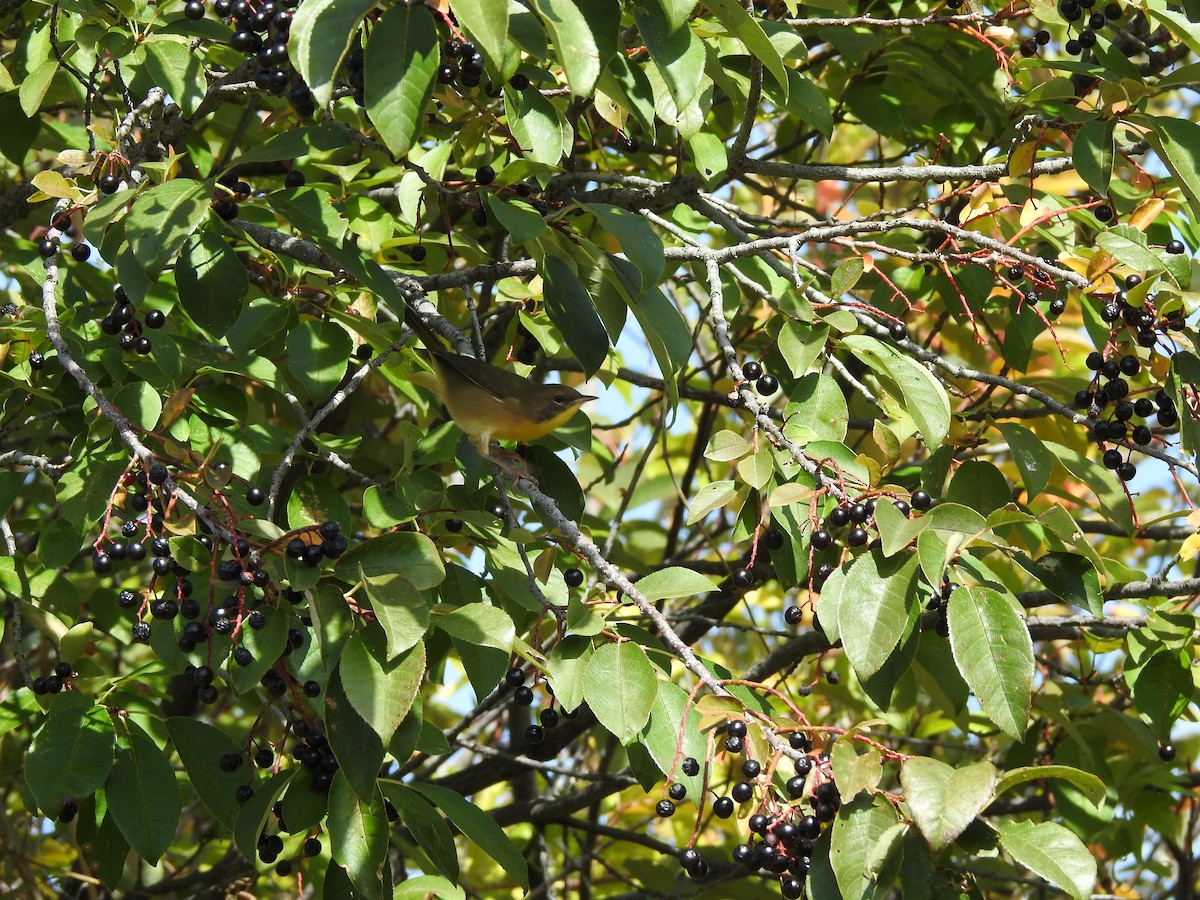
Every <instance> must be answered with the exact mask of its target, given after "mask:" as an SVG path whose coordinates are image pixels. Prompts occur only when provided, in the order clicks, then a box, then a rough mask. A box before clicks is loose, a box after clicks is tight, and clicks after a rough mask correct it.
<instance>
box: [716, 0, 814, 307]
mask: <svg viewBox="0 0 1200 900" xmlns="http://www.w3.org/2000/svg"><path fill="white" fill-rule="evenodd" d="M704 5H705V6H707V7H708V8H709V9H710V10H711V11H712V13H713V14H714V15H715V16H716V17H717V18H718V19H720V20H721V24H722V25H724V26H725V27H726V28H728V29H729V32H730V34H733V35H736V36H737V38H738V40H740V41H741V42H742V43H743V44H745V45H746V49H747V50H748V51H749V53H750V56H751V57H753V58H754V59H757V60H759V61H761V62H762V64H763V66H765V67H766V69H767V71H768V72H770V73H771V77H772V78H774V79H775V81H776V82H777V83H778V84H779V86H780V88H782V89H783V96H784V97H787V91H788V72H787V69H786V68H785V67H784V65H783V59H782V58H781V57H780V56H779V51H778V50H776V49H775V45H774V44H772V43H771V39H770V38H769V37H767V33H766V32H765V31H763V27H762V25H760V24H759V22H758V20H757V19H755V18H754V17H753V16H752V15H750V13H748V12H747V11H746V10H745V9H743V8H742V6H741V4H739V3H737V2H735V0H711V2H709V0H706V2H705V4H704ZM834 296H838V295H836V294H835V295H834Z"/></svg>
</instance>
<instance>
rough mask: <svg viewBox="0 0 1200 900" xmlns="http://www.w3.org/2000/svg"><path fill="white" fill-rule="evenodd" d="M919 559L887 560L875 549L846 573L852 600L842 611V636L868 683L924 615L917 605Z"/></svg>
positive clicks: (910, 556) (845, 586)
mask: <svg viewBox="0 0 1200 900" xmlns="http://www.w3.org/2000/svg"><path fill="white" fill-rule="evenodd" d="M917 566H918V563H917V557H916V555H915V554H908V555H906V556H892V557H884V556H883V555H882V553H877V552H876V551H871V552H870V553H864V554H863V555H862V556H860V557H858V558H857V559H856V560H855V561H854V562H853V563H852V564H851V566H850V568H849V570H848V571H847V572H846V579H845V582H844V584H843V585H842V591H843V592H844V594H845V595H846V596H848V597H850V598H853V599H852V601H851V602H848V603H845V602H844V603H841V604H840V605H839V608H838V634H839V635H841V638H842V644H843V646H844V647H845V650H846V658H847V659H849V660H850V664H851V665H852V666H854V671H855V672H856V673H858V677H859V678H862V679H867V678H870V677H871V676H872V675H874V674H875V673H876V672H877V671H879V668H880V667H881V666H882V665H883V664H884V663H885V662H887V659H888V657H889V656H891V655H892V651H893V650H895V649H896V645H897V644H898V643H899V642H900V638H901V637H902V636H903V634H904V632H905V630H906V628H907V627H908V625H909V622H910V620H911V619H913V618H915V617H917V616H918V615H920V604H919V603H917V601H916V590H915V588H916V579H917Z"/></svg>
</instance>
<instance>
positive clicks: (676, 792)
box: [667, 781, 687, 802]
mask: <svg viewBox="0 0 1200 900" xmlns="http://www.w3.org/2000/svg"><path fill="white" fill-rule="evenodd" d="M667 796H669V797H670V798H671V799H672V800H674V801H676V802H679V801H680V800H683V799H684V798H685V797H687V785H683V784H680V783H679V782H678V781H677V782H675V783H674V784H673V785H671V786H670V787H669V788H667Z"/></svg>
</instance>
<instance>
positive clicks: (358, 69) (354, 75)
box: [297, 47, 367, 112]
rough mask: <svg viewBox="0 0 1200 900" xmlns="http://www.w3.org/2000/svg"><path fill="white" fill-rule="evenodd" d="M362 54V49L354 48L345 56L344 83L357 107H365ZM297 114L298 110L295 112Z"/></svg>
mask: <svg viewBox="0 0 1200 900" xmlns="http://www.w3.org/2000/svg"><path fill="white" fill-rule="evenodd" d="M364 59H365V56H364V54H363V48H362V47H355V48H354V49H353V50H351V51H350V52H349V53H347V54H346V60H345V63H346V81H347V82H348V83H349V85H350V87H352V88H353V89H354V102H355V103H357V104H358V105H359V106H366V105H367V98H366V95H365V94H364V93H363V91H364V87H363V85H364V84H365V79H364V76H363V60H364ZM297 112H299V110H297Z"/></svg>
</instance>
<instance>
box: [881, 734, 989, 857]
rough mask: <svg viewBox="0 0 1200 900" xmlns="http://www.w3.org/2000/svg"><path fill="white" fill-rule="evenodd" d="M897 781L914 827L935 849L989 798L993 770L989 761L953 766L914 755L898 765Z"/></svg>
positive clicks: (947, 841)
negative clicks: (958, 767)
mask: <svg viewBox="0 0 1200 900" xmlns="http://www.w3.org/2000/svg"><path fill="white" fill-rule="evenodd" d="M900 784H901V785H903V786H904V800H905V802H906V803H907V804H908V810H909V812H910V813H912V817H913V819H914V820H915V821H916V823H917V827H918V828H920V829H921V833H922V834H923V835H925V839H926V840H927V841H929V844H930V846H931V847H933V849H934V850H941V849H942V848H943V847H946V846H947V845H949V844H950V842H951V841H953V840H954V839H955V838H957V837H958V836H959V835H960V834H962V833H963V831H964V830H965V829H966V827H967V826H968V825H970V824H971V823H972V822H973V821H974V820H975V817H976V816H977V815H979V813H980V812H981V811H982V810H983V808H984V807H985V806H987V805H988V803H990V802H991V801H992V797H993V796H995V790H994V789H995V785H996V769H995V768H994V767H993V766H992V764H991V763H989V762H980V763H975V764H974V765H971V766H964V767H963V768H960V769H956V768H953V767H952V766H948V765H946V764H945V763H944V762H941V761H939V760H936V759H929V758H928V757H923V756H914V757H910V758H909V759H906V760H905V761H904V764H903V765H902V766H901V768H900Z"/></svg>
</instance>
